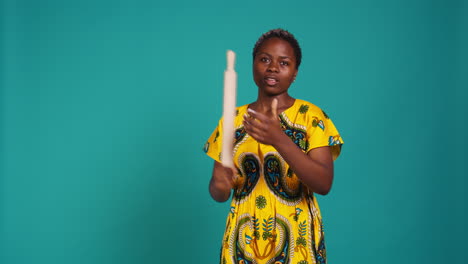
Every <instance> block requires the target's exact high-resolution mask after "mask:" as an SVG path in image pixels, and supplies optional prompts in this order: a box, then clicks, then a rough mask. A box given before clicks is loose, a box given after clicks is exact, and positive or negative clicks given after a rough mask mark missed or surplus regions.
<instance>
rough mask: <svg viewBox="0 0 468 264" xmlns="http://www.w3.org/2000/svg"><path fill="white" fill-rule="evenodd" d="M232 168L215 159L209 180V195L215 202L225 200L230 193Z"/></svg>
mask: <svg viewBox="0 0 468 264" xmlns="http://www.w3.org/2000/svg"><path fill="white" fill-rule="evenodd" d="M233 178H234V169H231V168H227V167H224V166H223V165H222V164H221V163H219V162H217V161H215V162H214V165H213V175H212V176H211V180H210V187H209V188H210V195H211V197H213V199H214V200H215V201H217V202H225V201H227V200H228V199H229V196H230V195H231V189H232V188H233V186H234V180H233Z"/></svg>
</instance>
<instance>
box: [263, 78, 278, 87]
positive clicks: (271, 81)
mask: <svg viewBox="0 0 468 264" xmlns="http://www.w3.org/2000/svg"><path fill="white" fill-rule="evenodd" d="M265 82H266V84H267V85H269V86H274V85H276V84H278V80H277V79H275V78H273V77H266V78H265Z"/></svg>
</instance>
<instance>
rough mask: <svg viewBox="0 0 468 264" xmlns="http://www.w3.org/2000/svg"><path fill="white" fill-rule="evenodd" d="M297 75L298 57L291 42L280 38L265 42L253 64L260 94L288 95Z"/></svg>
mask: <svg viewBox="0 0 468 264" xmlns="http://www.w3.org/2000/svg"><path fill="white" fill-rule="evenodd" d="M296 75H297V69H296V57H295V55H294V49H293V48H292V46H291V45H290V44H289V42H287V41H285V40H282V39H279V38H270V39H268V40H266V41H265V42H263V44H262V45H261V46H260V48H259V49H258V52H257V54H256V56H255V59H254V63H253V76H254V81H255V83H256V84H257V86H258V89H259V93H264V94H265V95H268V96H274V95H280V94H283V93H287V92H288V88H289V86H290V85H291V83H292V82H293V81H294V79H295V78H296Z"/></svg>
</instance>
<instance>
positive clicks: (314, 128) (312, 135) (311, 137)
mask: <svg viewBox="0 0 468 264" xmlns="http://www.w3.org/2000/svg"><path fill="white" fill-rule="evenodd" d="M308 119H309V122H308V124H307V141H308V143H309V144H308V148H307V150H306V152H309V151H310V150H312V149H314V148H318V147H325V146H330V147H331V152H332V156H333V160H335V159H336V158H338V156H339V155H340V152H341V146H342V145H343V143H344V141H343V139H342V138H341V136H340V134H339V133H338V130H337V129H336V127H335V125H334V124H333V122H332V120H331V119H330V117H328V115H327V114H326V113H325V112H324V111H322V110H321V109H319V108H318V110H317V111H314V112H312V113H310V117H309V118H308Z"/></svg>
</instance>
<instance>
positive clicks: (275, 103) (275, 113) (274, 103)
mask: <svg viewBox="0 0 468 264" xmlns="http://www.w3.org/2000/svg"><path fill="white" fill-rule="evenodd" d="M271 111H272V112H273V116H274V117H275V118H277V117H278V99H276V98H274V99H273V101H272V102H271Z"/></svg>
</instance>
